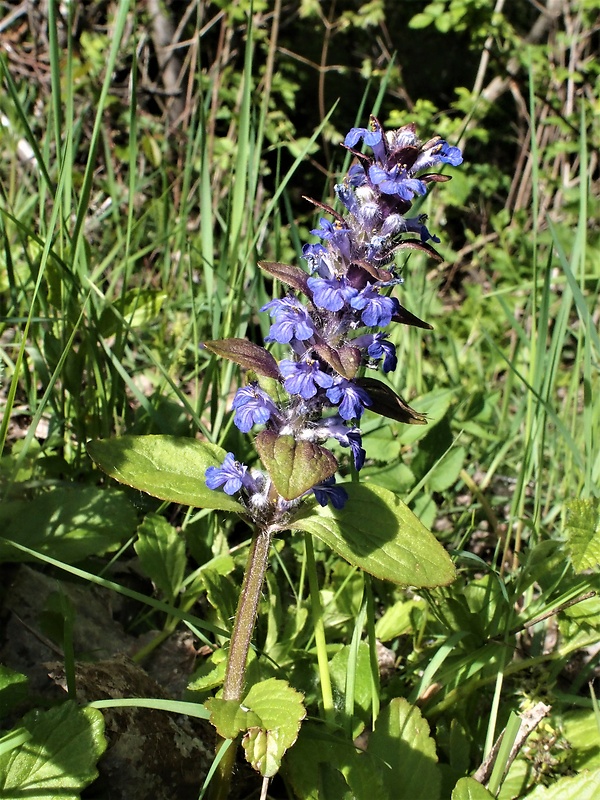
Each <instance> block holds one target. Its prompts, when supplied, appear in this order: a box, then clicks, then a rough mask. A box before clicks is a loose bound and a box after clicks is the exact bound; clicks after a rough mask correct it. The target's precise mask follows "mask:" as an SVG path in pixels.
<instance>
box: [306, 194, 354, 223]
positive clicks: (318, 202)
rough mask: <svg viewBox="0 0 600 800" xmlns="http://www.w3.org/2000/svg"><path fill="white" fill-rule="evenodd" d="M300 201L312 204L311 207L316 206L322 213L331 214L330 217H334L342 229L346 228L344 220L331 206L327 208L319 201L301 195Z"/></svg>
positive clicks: (325, 204)
mask: <svg viewBox="0 0 600 800" xmlns="http://www.w3.org/2000/svg"><path fill="white" fill-rule="evenodd" d="M302 199H303V200H306V201H307V202H309V203H312V204H313V206H317V208H321V209H323V211H326V212H327V213H328V214H331V216H332V217H335V218H336V219H337V221H338V222H339V223H340V224H341V225H343V226H344V228H345V227H346V220H345V219H344V218H343V217H342V215H341V214H338V212H337V211H336V210H335V209H333V208H332V207H331V206H328V205H327V203H322V202H321V201H320V200H314V199H313V198H312V197H307V196H306V195H305V194H303V195H302Z"/></svg>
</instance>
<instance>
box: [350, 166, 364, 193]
mask: <svg viewBox="0 0 600 800" xmlns="http://www.w3.org/2000/svg"><path fill="white" fill-rule="evenodd" d="M366 182H367V175H366V173H365V168H364V167H363V165H362V164H353V165H352V166H351V167H350V169H349V170H348V183H349V184H350V186H354V188H355V189H358V188H359V187H360V186H364V185H365V183H366Z"/></svg>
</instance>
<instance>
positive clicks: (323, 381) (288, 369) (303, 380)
mask: <svg viewBox="0 0 600 800" xmlns="http://www.w3.org/2000/svg"><path fill="white" fill-rule="evenodd" d="M279 371H280V372H281V374H282V375H283V376H284V382H283V385H284V387H285V390H286V392H288V394H299V395H300V397H302V398H303V399H304V400H310V398H311V397H314V396H315V395H316V393H317V386H320V387H321V388H322V389H329V387H330V386H332V385H333V378H332V377H331V375H328V374H327V373H326V372H323V370H322V369H321V368H320V364H319V362H318V361H315V360H313V359H307V360H305V361H289V360H288V359H284V360H283V361H280V362H279Z"/></svg>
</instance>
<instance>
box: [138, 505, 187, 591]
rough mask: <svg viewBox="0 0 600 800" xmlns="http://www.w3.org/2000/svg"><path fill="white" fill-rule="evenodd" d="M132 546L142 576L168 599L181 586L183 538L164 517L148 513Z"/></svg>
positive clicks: (183, 552) (183, 551)
mask: <svg viewBox="0 0 600 800" xmlns="http://www.w3.org/2000/svg"><path fill="white" fill-rule="evenodd" d="M133 547H134V550H135V552H136V553H137V555H138V558H139V560H140V564H141V566H142V569H143V570H144V572H145V573H146V575H147V576H148V577H149V578H150V580H151V581H152V582H153V583H154V584H155V585H156V586H157V587H158V589H160V591H161V592H162V593H163V594H164V595H165V596H166V597H167V598H168V600H169V601H170V602H172V601H173V600H174V599H175V597H176V596H177V594H178V592H179V590H180V588H181V584H182V582H183V576H184V572H185V565H186V561H187V559H186V553H185V542H184V540H183V538H182V537H181V536H180V535H179V534H178V533H177V531H176V530H175V528H173V526H172V525H169V523H168V522H167V520H166V519H165V518H164V517H161V516H159V515H158V514H148V515H147V516H146V518H145V520H144V521H143V522H142V524H141V525H140V527H139V528H138V540H137V542H136V543H135V544H134V545H133Z"/></svg>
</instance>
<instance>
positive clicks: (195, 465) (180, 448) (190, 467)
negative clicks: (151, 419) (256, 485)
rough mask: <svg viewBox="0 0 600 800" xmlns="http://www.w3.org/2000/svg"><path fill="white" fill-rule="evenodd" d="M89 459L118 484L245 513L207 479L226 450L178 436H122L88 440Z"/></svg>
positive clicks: (174, 500)
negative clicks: (210, 484) (209, 471)
mask: <svg viewBox="0 0 600 800" xmlns="http://www.w3.org/2000/svg"><path fill="white" fill-rule="evenodd" d="M87 451H88V453H89V455H90V458H91V459H92V460H93V461H95V462H96V464H97V465H98V466H99V467H100V469H101V470H103V471H104V472H106V474H107V475H110V477H111V478H114V479H115V480H116V481H119V483H124V484H126V485H127V486H132V487H133V488H134V489H139V490H140V491H142V492H146V493H147V494H149V495H152V496H153V497H158V498H159V499H160V500H169V501H170V502H172V503H181V504H182V505H186V506H194V507H195V508H215V509H218V510H220V511H237V512H238V513H244V508H243V506H242V505H240V503H238V502H237V501H236V500H234V499H233V498H232V497H230V496H229V495H227V494H225V493H224V492H214V491H212V489H209V488H208V487H207V486H206V483H205V473H206V470H207V468H208V467H220V466H221V464H222V463H223V459H224V458H225V455H226V453H225V450H223V448H222V447H217V445H214V444H209V443H208V442H198V441H196V440H195V439H188V438H185V437H179V436H120V437H116V438H114V439H96V440H95V441H92V442H88V444H87Z"/></svg>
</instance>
